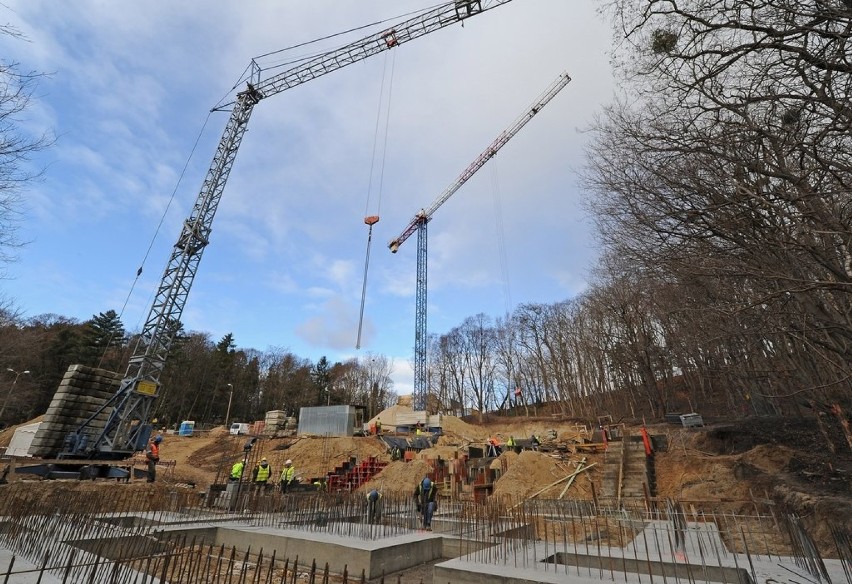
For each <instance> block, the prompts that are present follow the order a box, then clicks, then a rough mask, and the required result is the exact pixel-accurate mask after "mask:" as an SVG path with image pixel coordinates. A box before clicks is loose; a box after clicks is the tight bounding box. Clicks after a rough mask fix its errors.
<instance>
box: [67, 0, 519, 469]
mask: <svg viewBox="0 0 852 584" xmlns="http://www.w3.org/2000/svg"><path fill="white" fill-rule="evenodd" d="M510 1H511V0H454V1H453V2H449V3H446V4H442V5H439V6H438V7H436V8H432V9H430V10H428V11H425V12H423V13H421V14H419V15H418V16H416V17H413V18H410V19H408V20H404V21H402V22H400V23H398V24H396V25H394V26H392V27H391V28H389V29H386V30H384V31H382V32H380V33H377V34H372V35H369V36H367V37H364V38H362V39H361V40H358V41H355V42H353V43H350V44H348V45H345V46H342V47H340V48H337V49H334V50H331V51H328V52H326V53H323V54H320V55H318V56H316V57H313V58H311V59H308V60H306V61H303V62H301V63H300V64H299V65H297V66H295V67H292V68H290V69H287V70H286V71H283V72H280V73H278V74H275V75H272V76H269V77H266V78H264V77H263V70H262V69H261V67H260V66H259V65H258V64H257V63H256V62H255V61H254V60H252V63H251V76H250V79H251V80H250V81H249V82H248V83H247V88H246V89H245V90H244V91H242V92H240V93H238V94H237V97H236V99H235V100H234V102H232V103H231V104H228V105H232V106H233V107H232V109H231V114H230V117H229V118H228V123H227V124H226V126H225V130H224V132H223V134H222V137H221V139H220V140H219V145H218V147H217V149H216V153H215V155H214V157H213V162H212V163H211V165H210V167H209V169H208V171H207V174H206V176H205V178H204V182H203V183H202V185H201V190H200V192H199V194H198V196H197V198H196V200H195V204H194V206H193V209H192V212H191V213H190V215H189V217H188V218H187V219H186V220H185V221H184V223H183V227H182V229H181V233H180V236H179V237H178V240H177V243H175V245H174V248H173V249H172V252H171V256H170V258H169V262H168V264H167V266H166V268H165V270H164V272H163V276H162V278H161V280H160V284H159V287H158V289H157V294H156V296H155V298H154V301H153V303H152V305H151V309H150V311H149V313H148V317H147V319H146V321H145V324H144V326H143V327H142V331H141V334H140V335H139V337H138V341H137V344H136V346H135V348H134V352H133V356H132V357H131V358H130V360H129V363H128V366H127V371H126V373H125V375H124V378H123V380H122V381H121V384H120V385H119V389H118V390H117V391H116V393H115V394H114V395H113V397H112V398H111V399H110V400H109V401H108V402H107V403H106V404H105V405H104V406H103V407H101V408H100V409H99V410H98V412H96V413H95V414H93V415H92V416H91V417H90V418H89V419H88V420H87V421H86V422H84V423H83V424H82V425H81V426H80V427H79V428H78V429H77V430H76V431H75V432H74V433H72V434H69V435H68V437H67V438H66V440H65V446H64V451H63V452H62V453H60V454H59V456H60V458H72V459H80V458H96V459H107V460H120V459H123V458H126V457H127V456H130V455H131V454H133V453H134V452H136V451H138V450H142V449H143V448H144V447H145V444H146V442H147V439H148V437H149V436H150V433H151V426H150V423H149V419H150V418H149V415H150V413H151V407H152V405H153V403H154V400H156V398H157V396H158V394H159V389H160V383H159V379H160V374H161V373H162V371H163V368H164V367H165V362H166V357H167V355H168V353H169V350H170V348H171V345H172V342H173V340H174V336H175V333H176V329H177V327H178V326H179V322H180V317H181V315H182V314H183V308H184V305H185V304H186V299H187V297H188V295H189V290H190V288H191V287H192V283H193V280H194V279H195V275H196V272H197V270H198V264H199V262H200V261H201V256H202V254H203V253H204V249H205V248H206V247H207V244H208V243H209V242H210V233H211V230H212V229H211V226H212V223H213V217H214V215H215V214H216V209H217V208H218V206H219V201H220V200H221V197H222V192H223V191H224V188H225V183H226V182H227V180H228V176H229V175H230V172H231V169H232V167H233V164H234V160H235V158H236V155H237V150H238V149H239V147H240V143H241V142H242V139H243V136H244V135H245V132H246V128H247V124H248V121H249V118H250V117H251V113H252V110H253V109H254V106H255V105H256V104H257V103H258V102H260V100H261V99H264V98H267V97H271V96H273V95H276V94H278V93H281V92H282V91H285V90H287V89H290V88H292V87H295V86H297V85H301V84H302V83H306V82H308V81H311V80H312V79H316V78H317V77H321V76H323V75H326V74H328V73H331V72H333V71H337V70H338V69H341V68H343V67H346V66H347V65H351V64H353V63H357V62H359V61H362V60H364V59H367V58H368V57H371V56H373V55H376V54H379V53H381V52H384V51H387V50H390V49H392V48H394V47H397V46H399V45H401V44H403V43H406V42H408V41H412V40H414V39H416V38H419V37H422V36H424V35H427V34H429V33H431V32H434V31H436V30H440V29H442V28H445V27H447V26H450V25H452V24H455V23H457V22H462V21H463V20H465V19H467V18H470V17H471V16H476V15H477V14H480V13H482V12H486V11H487V10H491V9H492V8H496V7H498V6H501V5H503V4H508V3H509V2H510ZM104 412H109V415H108V418H107V420H106V423H105V425H104V426H103V427H102V428H101V427H98V425H97V424H96V423H93V422H94V421H95V420H96V418H98V417H99V416H101V415H102V414H103V413H104Z"/></svg>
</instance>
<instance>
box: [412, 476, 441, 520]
mask: <svg viewBox="0 0 852 584" xmlns="http://www.w3.org/2000/svg"><path fill="white" fill-rule="evenodd" d="M437 497H438V489H437V488H436V487H435V483H433V482H432V479H430V478H429V477H428V476H427V477H425V478H424V479H423V480H422V481H420V482H419V483H417V488H416V489H414V505H415V507H417V512H418V513H420V514H421V515H422V516H423V529H425V530H426V531H432V515H433V514H434V513H435V509H437V508H438V501H437Z"/></svg>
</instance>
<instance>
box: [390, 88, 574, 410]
mask: <svg viewBox="0 0 852 584" xmlns="http://www.w3.org/2000/svg"><path fill="white" fill-rule="evenodd" d="M570 81H571V78H570V77H569V76H568V74H567V73H562V74H560V75H559V77H557V78H556V81H554V82H553V83H552V84H551V85H550V86H549V87H548V88H547V89H546V90H545V91H544V93H542V94H541V95H540V96H539V98H538V99H537V100H536V101H535V102H534V103H533V104H532V105H531V106H530V107H529V108H527V109H526V110H525V111H524V113H523V114H521V116H520V117H519V118H518V119H517V120H515V122H514V123H513V124H512V125H511V126H509V127H508V128H507V129H506V130H504V131H503V133H501V134H500V135H499V136H497V138H496V139H495V140H494V141H493V142H492V143H491V144H490V145H489V146H488V148H486V149H485V150H484V151H483V152H482V154H480V155H479V156H478V157H477V158H476V160H474V161H473V162H472V163H471V164H470V166H468V167H467V168H466V169H464V171H463V172H462V173H461V174H460V175H459V176H458V178H457V179H456V180H455V181H454V182H453V183H452V184H451V185H450V186H448V187H447V188H446V189H445V190H444V192H443V193H441V194H440V195H439V196H438V198H437V199H435V202H434V203H432V205H431V206H430V207H429V208H428V209H421V210H420V212H419V213H417V214H416V215H415V216H414V218H413V219H412V220H411V222H410V223H409V224H408V225H407V226H406V227H405V229H403V230H402V233H400V234H399V236H398V237H396V238H395V239H392V240H391V241H390V243H388V248H390V250H391V252H392V253H396V252H397V251H399V246H401V245H402V244H403V243H405V240H407V239H408V238H409V237H410V236H411V234H412V233H414V232H415V231H416V232H417V283H416V290H415V311H414V320H415V325H414V409H415V410H424V409H426V275H427V274H426V256H427V253H426V251H427V241H426V224H427V223H429V221H431V220H432V215H434V214H435V211H437V210H438V209H439V208H440V207H441V205H443V204H444V203H446V202H447V199H449V198H450V197H451V196H453V194H454V193H455V192H456V191H458V190H459V189H460V188H461V187H462V185H464V183H466V182H467V181H468V179H470V177H472V176H473V175H474V174H476V171H478V170H479V169H480V168H482V167H483V166H484V165H485V163H486V162H488V161H489V160H491V158H492V157H493V156H494V155H495V154H497V152H498V151H499V150H500V149H501V148H502V147H503V146H505V145H506V143H507V142H508V141H509V140H511V139H512V137H513V136H514V135H515V134H517V133H518V132H520V131H521V128H523V127H524V126H525V125H526V124H527V122H529V121H530V120H531V119H532V118H533V117H534V116H535V115H536V114H537V113H538V112H540V111H541V109H542V108H543V107H544V106H546V105H547V104H548V102H550V100H551V99H553V98H554V97H556V94H557V93H559V92H560V91H562V89H563V88H564V87H565V86H566V85H568V83H569V82H570Z"/></svg>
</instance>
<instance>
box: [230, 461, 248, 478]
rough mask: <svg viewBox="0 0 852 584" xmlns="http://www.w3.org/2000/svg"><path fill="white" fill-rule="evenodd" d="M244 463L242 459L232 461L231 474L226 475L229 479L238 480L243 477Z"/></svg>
mask: <svg viewBox="0 0 852 584" xmlns="http://www.w3.org/2000/svg"><path fill="white" fill-rule="evenodd" d="M244 467H245V464H244V463H243V461H242V459H240V460H238V461H237V462H235V463H234V466H232V467H231V476H230V477H228V479H229V480H231V481H234V482H239V481H240V480H242V478H243V468H244Z"/></svg>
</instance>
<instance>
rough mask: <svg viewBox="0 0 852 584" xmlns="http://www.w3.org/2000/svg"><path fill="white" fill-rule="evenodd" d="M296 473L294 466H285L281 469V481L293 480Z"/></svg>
mask: <svg viewBox="0 0 852 584" xmlns="http://www.w3.org/2000/svg"><path fill="white" fill-rule="evenodd" d="M295 474H296V469H295V468H293V467H292V466H285V467H284V470H282V471H281V481H282V482H285V483H289V482H290V481H292V480H293V476H294V475H295Z"/></svg>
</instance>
